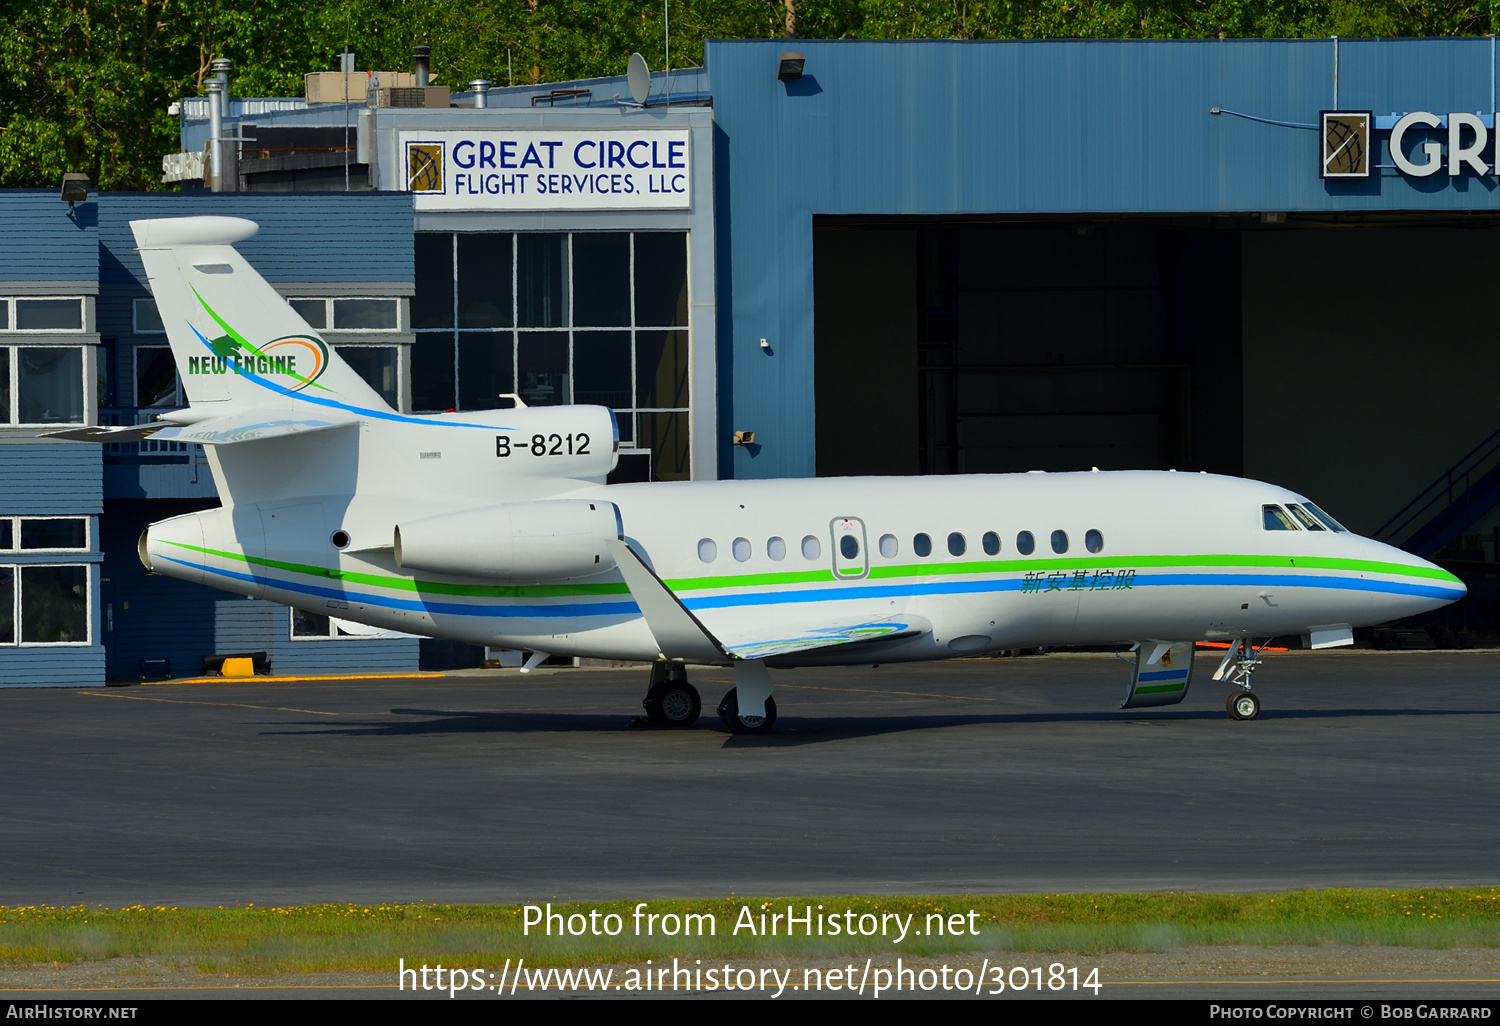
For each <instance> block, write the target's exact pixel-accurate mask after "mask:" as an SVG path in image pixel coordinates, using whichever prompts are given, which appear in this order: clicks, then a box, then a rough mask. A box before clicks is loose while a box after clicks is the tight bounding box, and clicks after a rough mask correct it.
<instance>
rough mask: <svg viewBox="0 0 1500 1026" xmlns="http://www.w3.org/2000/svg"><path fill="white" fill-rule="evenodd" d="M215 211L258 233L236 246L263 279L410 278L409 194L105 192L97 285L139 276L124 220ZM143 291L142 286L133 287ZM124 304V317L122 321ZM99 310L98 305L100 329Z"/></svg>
mask: <svg viewBox="0 0 1500 1026" xmlns="http://www.w3.org/2000/svg"><path fill="white" fill-rule="evenodd" d="M198 214H218V215H223V216H227V217H246V218H249V219H250V220H252V221H255V222H256V223H258V224H259V225H260V234H258V235H256V236H255V238H253V239H249V240H247V241H245V242H241V243H237V244H236V246H235V248H236V249H238V250H239V251H240V252H241V253H243V254H244V256H245V259H246V260H248V261H250V263H251V264H252V265H253V266H254V267H255V269H256V270H257V271H259V272H260V273H261V275H262V276H263V277H265V278H266V279H267V280H268V281H273V282H278V281H295V282H324V281H328V282H335V281H340V282H355V281H366V282H381V281H390V282H405V283H410V282H411V281H412V278H413V274H414V272H413V267H414V263H413V257H412V205H411V196H410V195H409V194H407V193H401V192H365V193H342V192H320V193H301V194H296V193H291V194H288V193H264V194H255V193H229V194H224V193H219V194H215V193H206V192H187V193H171V192H161V193H106V194H104V195H103V196H102V197H100V201H99V245H100V247H101V254H100V255H101V257H103V258H106V262H105V265H104V266H103V267H102V268H101V269H100V270H101V273H100V277H101V284H116V283H118V282H119V281H120V275H121V274H122V272H123V273H124V274H126V275H129V276H130V277H131V278H133V279H134V280H135V281H137V282H142V281H144V280H145V274H144V272H143V271H142V269H141V261H140V257H138V256H136V255H135V253H134V252H132V251H133V250H134V249H135V239H134V238H133V237H132V236H131V234H130V222H131V221H134V220H139V219H141V218H149V217H187V216H192V215H198ZM139 294H140V295H145V294H146V293H145V292H141V293H139ZM128 317H129V313H128V311H127V313H126V318H127V320H126V321H125V324H126V325H127V326H128V325H129V320H128ZM103 323H104V314H103V312H102V310H101V312H100V324H101V330H104V329H103V328H102V325H103Z"/></svg>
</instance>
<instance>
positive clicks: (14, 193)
mask: <svg viewBox="0 0 1500 1026" xmlns="http://www.w3.org/2000/svg"><path fill="white" fill-rule="evenodd" d="M57 197H58V190H56V189H14V190H7V191H6V192H5V195H4V201H3V202H0V239H4V240H5V245H4V246H0V281H88V282H92V281H94V280H96V279H97V278H98V277H99V238H98V221H99V208H98V204H96V203H94V202H93V201H89V202H86V203H79V204H76V205H74V206H73V207H72V208H71V209H69V207H68V204H66V203H64V202H62V201H61V200H59V199H58V198H57Z"/></svg>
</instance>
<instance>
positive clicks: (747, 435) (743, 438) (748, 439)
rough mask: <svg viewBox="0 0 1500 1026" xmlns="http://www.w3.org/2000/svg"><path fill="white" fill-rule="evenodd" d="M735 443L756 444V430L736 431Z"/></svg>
mask: <svg viewBox="0 0 1500 1026" xmlns="http://www.w3.org/2000/svg"><path fill="white" fill-rule="evenodd" d="M734 444H735V445H754V444H755V432H754V431H736V432H735V433H734Z"/></svg>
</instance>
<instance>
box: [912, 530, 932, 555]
mask: <svg viewBox="0 0 1500 1026" xmlns="http://www.w3.org/2000/svg"><path fill="white" fill-rule="evenodd" d="M911 550H912V551H913V552H915V553H916V554H917V555H919V556H922V557H924V558H925V557H927V556H930V555H932V539H931V538H929V537H927V535H925V534H919V535H917V536H916V537H915V538H913V539H912V540H911Z"/></svg>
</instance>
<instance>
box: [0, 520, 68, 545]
mask: <svg viewBox="0 0 1500 1026" xmlns="http://www.w3.org/2000/svg"><path fill="white" fill-rule="evenodd" d="M0 550H9V551H17V550H19V551H22V552H87V551H89V518H88V517H5V518H3V519H0Z"/></svg>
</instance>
